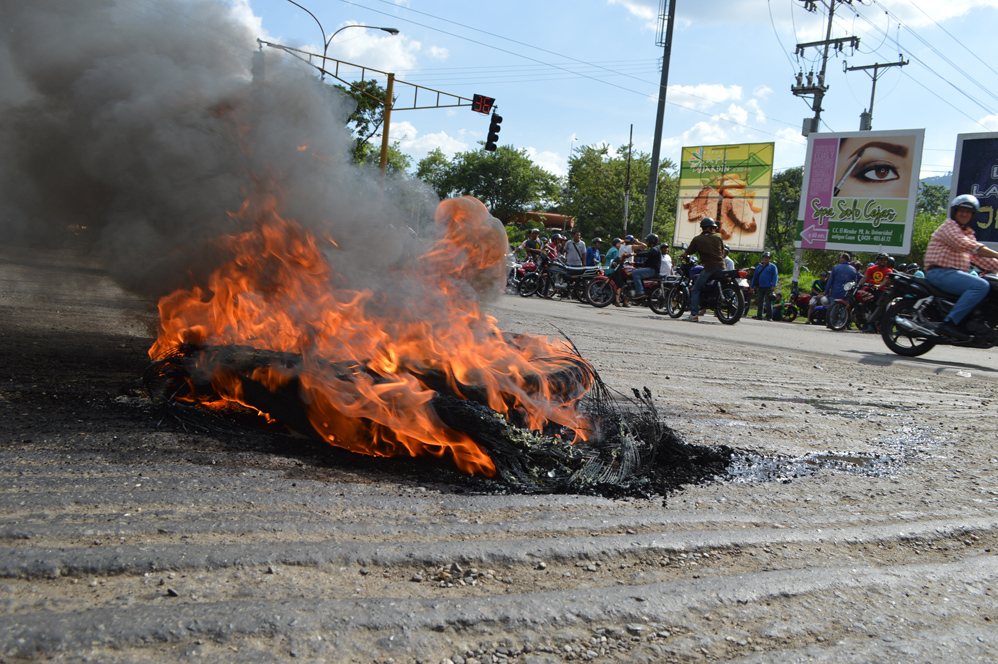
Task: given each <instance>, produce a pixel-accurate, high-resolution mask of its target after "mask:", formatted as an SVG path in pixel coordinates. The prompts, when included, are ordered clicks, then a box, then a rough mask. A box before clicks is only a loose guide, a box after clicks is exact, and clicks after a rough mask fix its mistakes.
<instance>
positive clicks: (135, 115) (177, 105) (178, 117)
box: [0, 0, 436, 296]
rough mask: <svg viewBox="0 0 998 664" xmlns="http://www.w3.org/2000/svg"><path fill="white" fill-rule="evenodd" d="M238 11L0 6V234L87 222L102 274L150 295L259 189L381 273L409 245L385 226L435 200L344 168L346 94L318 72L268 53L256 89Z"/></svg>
mask: <svg viewBox="0 0 998 664" xmlns="http://www.w3.org/2000/svg"><path fill="white" fill-rule="evenodd" d="M244 15H245V7H243V6H241V5H237V6H236V8H235V9H233V8H231V7H230V6H228V5H226V4H224V3H223V2H221V0H85V1H79V0H31V1H30V2H24V1H23V0H0V26H2V27H0V146H2V148H0V242H3V243H8V244H11V243H14V244H42V243H45V242H51V241H55V242H60V241H62V240H63V238H64V237H65V235H66V229H67V227H69V226H75V225H79V226H85V227H87V229H88V233H89V236H90V237H92V238H93V240H94V244H93V251H95V252H99V254H100V255H101V256H102V257H103V259H104V263H105V265H106V267H107V268H108V270H109V271H110V273H111V274H112V276H114V277H115V278H116V279H117V280H118V281H119V282H120V283H121V284H122V285H124V286H125V287H127V288H129V289H131V290H132V291H134V292H138V293H142V294H144V295H147V296H159V295H162V294H165V293H166V292H169V291H171V290H173V289H174V288H176V287H178V286H183V285H188V282H187V281H186V280H187V279H188V278H189V277H188V275H195V276H196V275H197V274H199V273H203V272H204V270H206V269H208V268H210V267H211V265H212V262H213V259H212V258H211V257H210V255H209V254H210V251H209V250H208V247H209V246H210V245H209V242H210V240H211V239H213V238H216V237H218V236H219V235H222V234H231V233H236V232H240V231H242V230H246V229H247V222H246V221H245V220H242V219H240V218H239V217H238V216H233V215H230V214H227V213H228V212H235V211H237V210H239V208H240V206H241V204H242V203H243V201H244V200H246V198H247V196H248V195H250V194H252V193H254V192H259V191H261V190H267V191H272V192H273V193H275V194H276V195H278V197H279V199H280V201H281V203H282V205H281V210H280V211H281V214H282V215H283V216H285V217H289V218H293V219H295V220H297V221H299V222H301V223H303V224H305V225H308V226H310V227H313V228H325V229H329V228H333V229H335V230H333V231H331V235H333V236H335V240H336V241H337V243H338V244H339V246H340V248H341V249H342V252H341V256H340V258H341V260H343V261H344V265H346V266H349V267H351V268H355V269H357V270H361V271H364V270H367V271H369V272H370V273H371V274H368V275H366V276H365V277H364V278H371V279H373V278H376V276H377V274H378V272H379V267H383V266H384V265H385V263H386V262H390V261H391V260H393V259H394V258H397V257H398V255H400V254H401V253H402V251H403V247H402V245H403V244H404V243H405V242H407V241H408V240H407V239H405V238H406V237H407V236H406V234H405V233H401V232H399V231H394V232H392V233H391V236H392V238H394V239H395V241H390V242H387V243H386V242H385V239H386V235H388V234H389V231H390V230H391V229H392V228H399V227H401V228H404V226H405V225H406V224H409V225H414V221H418V219H414V218H415V217H421V218H423V219H432V216H433V210H434V208H435V205H436V200H435V199H431V197H430V196H429V194H428V190H427V189H426V188H425V187H422V186H419V185H417V184H414V183H412V182H411V181H407V180H405V179H404V178H403V179H402V180H399V181H396V182H391V183H389V186H388V194H385V192H384V190H383V188H382V186H381V184H380V182H379V180H378V178H377V177H376V176H374V175H372V173H370V172H369V171H366V170H362V169H358V168H356V167H355V166H353V165H352V164H351V163H350V157H349V149H350V145H351V136H350V134H349V132H348V131H347V130H346V128H345V125H346V118H347V116H348V115H349V113H350V112H351V111H352V110H353V102H352V101H351V100H350V99H349V98H348V97H346V95H344V94H342V93H341V92H339V91H338V90H336V89H334V88H332V87H331V86H329V85H325V84H322V83H320V82H319V81H318V79H317V77H316V75H315V72H314V71H313V70H311V69H309V68H308V67H306V66H304V65H302V64H301V63H299V62H297V61H295V60H293V59H291V58H290V57H288V56H286V55H283V54H281V53H280V52H279V51H275V50H272V49H271V50H269V51H267V52H266V53H264V54H263V58H264V67H263V72H264V73H263V76H262V77H260V76H257V77H256V79H254V76H253V60H254V53H256V52H257V51H258V44H257V42H256V38H257V37H258V35H257V34H254V33H253V32H252V31H251V29H250V28H249V27H247V21H246V20H245V16H244ZM256 57H257V58H260V57H261V56H260V55H256ZM390 224H394V226H391V225H390ZM377 247H380V249H378V250H374V251H372V249H375V248H377ZM361 258H363V260H361Z"/></svg>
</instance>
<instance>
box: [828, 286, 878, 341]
mask: <svg viewBox="0 0 998 664" xmlns="http://www.w3.org/2000/svg"><path fill="white" fill-rule="evenodd" d="M889 301H890V300H889V299H887V294H886V291H885V290H882V289H879V288H877V287H876V286H874V285H873V284H863V285H862V286H860V285H859V282H858V281H850V282H849V283H847V284H846V293H845V297H842V298H840V299H837V300H835V302H833V303H831V304H830V305H829V306H828V311H827V319H828V323H827V324H828V327H830V328H831V329H833V330H835V331H836V332H838V331H840V330H844V329H846V328H847V327H849V325H850V324H855V325H856V327H857V328H858V329H860V330H867V331H871V332H876V331H877V327H878V326H879V325H880V318H881V317H882V316H883V313H884V311H885V310H886V308H887V303H888V302H889Z"/></svg>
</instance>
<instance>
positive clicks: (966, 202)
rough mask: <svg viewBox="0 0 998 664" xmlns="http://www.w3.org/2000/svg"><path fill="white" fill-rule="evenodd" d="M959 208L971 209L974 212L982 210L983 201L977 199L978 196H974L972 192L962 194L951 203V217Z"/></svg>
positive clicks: (951, 217)
mask: <svg viewBox="0 0 998 664" xmlns="http://www.w3.org/2000/svg"><path fill="white" fill-rule="evenodd" d="M957 208H961V209H964V210H970V211H971V212H973V213H974V214H977V213H978V212H980V211H981V202H980V201H979V200H977V196H972V195H971V194H960V195H959V196H957V197H956V198H954V199H953V202H952V203H950V205H949V217H950V219H953V214H954V213H955V212H956V210H957Z"/></svg>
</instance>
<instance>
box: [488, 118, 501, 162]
mask: <svg viewBox="0 0 998 664" xmlns="http://www.w3.org/2000/svg"><path fill="white" fill-rule="evenodd" d="M501 124H502V116H499V115H496V114H495V113H493V114H492V124H490V125H489V137H488V138H486V139H485V149H486V150H488V151H489V152H495V151H496V141H498V140H499V130H500V129H502V127H500V126H499V125H501Z"/></svg>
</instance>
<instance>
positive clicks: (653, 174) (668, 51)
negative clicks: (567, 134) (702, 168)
mask: <svg viewBox="0 0 998 664" xmlns="http://www.w3.org/2000/svg"><path fill="white" fill-rule="evenodd" d="M662 2H663V4H664V3H665V2H668V3H669V14H668V16H665V15H664V14H663V15H660V17H659V18H661V19H662V20H665V21H668V25H667V27H666V29H665V40H664V41H663V42H661V43H660V44H659V46H664V47H665V50H664V54H663V56H662V82H661V83H660V84H659V87H658V112H657V114H656V115H655V142H654V143H653V144H652V149H651V169H649V174H648V194H647V196H646V198H645V224H644V229H643V233H644V235H648V234H649V233H651V227H652V221H653V220H654V218H655V198H656V197H657V195H658V160H659V157H660V155H661V152H662V122H663V120H664V119H665V93H666V90H667V89H668V85H669V56H670V55H672V26H673V25H674V24H675V22H676V0H662Z"/></svg>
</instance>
